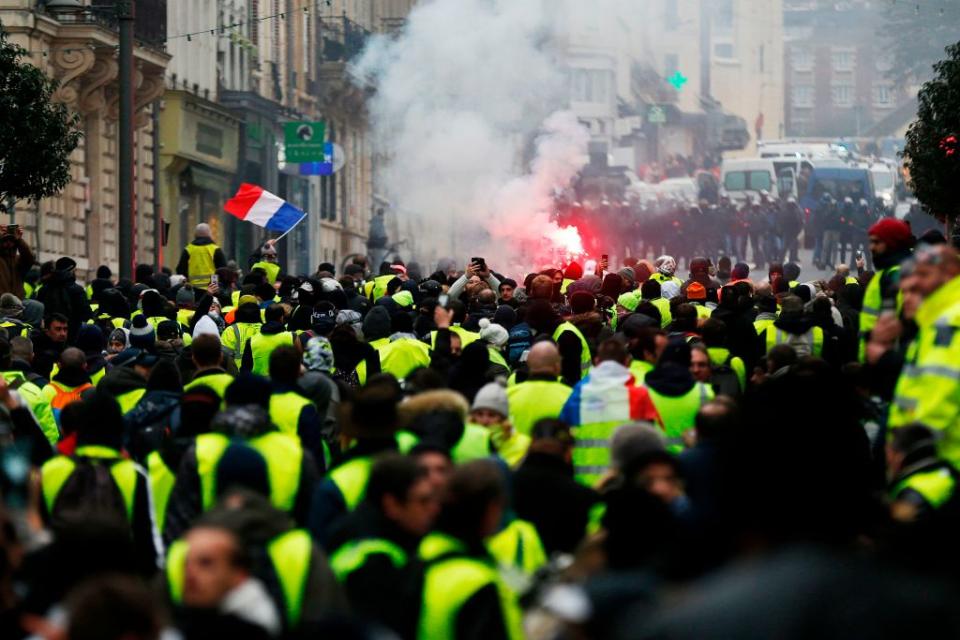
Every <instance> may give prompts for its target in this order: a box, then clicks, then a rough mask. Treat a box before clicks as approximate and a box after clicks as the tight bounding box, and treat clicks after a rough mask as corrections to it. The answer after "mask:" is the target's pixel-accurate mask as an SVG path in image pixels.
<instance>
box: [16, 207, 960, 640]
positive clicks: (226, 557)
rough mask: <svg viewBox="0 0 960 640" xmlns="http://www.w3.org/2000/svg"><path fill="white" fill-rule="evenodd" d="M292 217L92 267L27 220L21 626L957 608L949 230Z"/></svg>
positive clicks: (651, 619) (777, 626) (522, 624)
mask: <svg viewBox="0 0 960 640" xmlns="http://www.w3.org/2000/svg"><path fill="white" fill-rule="evenodd" d="M724 242H725V241H724ZM274 244H275V243H274V242H273V241H270V242H267V243H266V244H264V245H263V246H262V247H261V248H260V249H259V250H258V251H257V252H256V253H255V254H254V255H253V256H251V257H250V259H249V260H248V262H247V263H246V265H245V266H246V268H245V269H242V270H241V269H239V268H236V266H235V263H232V262H229V261H228V260H227V259H226V256H224V254H223V252H222V250H220V248H219V247H218V246H217V244H216V242H215V239H214V238H213V237H211V233H210V229H209V227H207V226H206V225H198V227H197V229H196V238H195V239H194V240H193V242H191V243H190V245H188V246H187V247H186V248H185V250H184V252H183V255H182V256H181V259H180V261H179V263H178V264H177V268H176V270H175V271H176V272H175V273H174V272H171V271H169V270H159V271H157V270H154V269H153V268H151V267H150V266H147V265H141V266H139V267H138V268H137V269H136V273H135V277H134V279H133V280H127V279H122V278H121V279H117V278H115V277H114V274H113V273H112V272H111V270H110V269H109V268H107V267H104V266H101V267H100V268H99V269H97V270H96V273H95V276H96V277H95V278H91V279H89V281H88V282H78V280H77V273H76V272H77V264H76V262H75V261H73V260H72V259H70V258H68V257H63V258H61V259H59V260H57V261H55V262H50V263H44V264H40V265H37V264H35V257H34V255H33V254H32V253H31V252H30V249H29V247H28V246H27V245H26V243H25V242H24V241H23V239H22V237H21V233H20V232H19V230H16V229H14V230H10V229H8V228H7V227H5V226H0V288H2V291H0V293H2V295H0V490H2V504H0V525H2V526H0V637H3V638H21V637H35V638H71V639H73V638H98V639H113V638H117V639H120V638H159V637H161V635H163V636H165V637H182V638H186V639H192V638H214V637H237V638H299V637H303V638H307V637H321V635H327V636H329V637H342V638H390V637H397V638H477V639H479V638H483V639H485V640H489V639H496V638H511V639H515V638H523V637H529V638H625V637H631V638H633V637H639V638H694V637H696V638H730V637H745V636H750V637H778V638H808V637H841V636H842V637H850V636H856V637H871V638H888V637H889V638H894V637H896V638H901V637H904V636H934V635H936V636H953V635H956V634H960V613H958V610H957V608H956V607H955V606H954V603H955V602H956V600H957V598H958V596H960V582H958V577H960V563H955V562H954V555H953V551H954V550H955V547H956V544H955V540H956V537H957V536H958V535H960V495H958V492H956V490H955V488H956V481H957V468H958V465H960V256H958V253H957V249H956V247H954V246H952V245H951V244H950V243H948V242H947V240H946V239H945V238H944V237H943V236H942V235H941V236H939V237H937V234H935V233H933V232H930V233H926V234H925V235H924V238H923V242H918V240H917V238H916V237H915V235H914V234H913V233H912V232H911V229H910V226H909V225H907V224H905V223H903V222H901V221H898V220H895V219H892V218H886V219H882V220H879V221H877V222H875V223H874V224H873V225H872V226H870V228H869V231H868V233H867V236H866V239H865V241H864V249H865V251H866V252H868V253H869V256H864V257H863V258H861V259H858V260H857V264H856V270H855V271H853V272H851V271H850V270H848V269H839V270H838V271H837V273H836V274H835V275H834V276H833V277H832V278H830V279H829V280H827V281H821V280H815V281H810V280H807V279H805V278H804V276H803V270H802V268H801V266H800V265H799V264H798V263H797V262H796V261H795V260H794V261H789V262H784V260H785V259H788V258H790V257H791V256H790V255H788V254H787V253H784V252H787V251H788V249H789V247H782V248H781V249H782V251H779V252H777V253H776V254H775V255H772V257H771V260H768V262H769V266H768V267H767V268H764V269H761V270H760V271H759V272H757V271H756V270H754V271H751V266H750V265H748V264H747V263H746V262H744V261H742V258H739V259H738V258H737V256H741V255H743V254H742V253H741V252H739V251H736V250H733V251H726V250H725V249H726V248H725V247H720V246H719V245H718V246H716V247H713V249H716V253H714V252H712V251H706V250H704V251H703V252H698V253H695V254H692V255H691V256H690V257H689V258H688V260H687V268H686V269H685V270H684V271H683V272H681V271H680V269H679V266H678V260H677V259H675V258H674V257H672V256H671V255H668V254H664V255H659V256H657V257H656V259H655V260H653V261H650V260H647V259H641V260H637V259H630V260H627V261H625V263H624V264H623V265H618V267H619V268H618V269H616V270H613V269H611V268H610V267H611V265H608V264H607V263H606V260H599V261H598V264H597V267H596V269H594V270H593V272H592V273H585V272H584V268H583V266H582V265H581V264H580V263H578V262H575V261H573V262H569V263H567V264H562V265H555V267H553V268H547V269H542V270H540V271H533V272H530V273H527V274H504V273H500V272H498V270H497V265H495V264H488V263H487V262H486V261H485V260H484V259H483V258H470V259H469V260H467V259H464V260H463V261H462V264H461V265H460V266H459V267H458V266H452V265H451V264H450V263H449V261H445V263H444V267H445V268H444V269H442V270H438V271H436V272H434V273H431V274H429V275H426V274H424V273H420V268H419V266H418V265H416V264H414V263H408V264H404V263H403V262H402V261H401V260H399V259H395V260H392V261H388V262H385V263H383V264H381V265H377V267H376V269H375V270H373V271H371V269H370V265H368V264H367V263H366V261H365V260H364V259H361V258H358V259H356V260H353V261H352V262H351V263H349V264H347V265H345V267H344V268H343V269H342V271H338V269H337V268H336V266H335V265H333V264H328V263H325V264H321V265H319V267H318V269H317V271H316V272H315V273H314V274H311V275H309V276H303V275H300V276H295V275H292V274H287V273H285V272H284V269H283V267H282V265H280V264H279V263H278V261H277V251H276V247H275V246H274ZM755 246H756V245H755ZM760 246H761V247H763V243H762V242H761V244H760ZM638 249H639V247H638ZM704 249H706V248H705V247H704ZM637 253H642V252H639V250H638V252H637ZM472 255H475V253H473V254H472ZM716 256H720V258H719V259H718V260H716V262H715V261H714V258H715V257H716ZM731 257H733V259H731ZM773 257H775V258H778V260H773V259H772V258H773ZM868 267H870V268H869V269H868ZM511 276H513V277H511ZM171 634H174V635H171Z"/></svg>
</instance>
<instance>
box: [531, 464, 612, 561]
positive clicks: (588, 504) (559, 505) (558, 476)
mask: <svg viewBox="0 0 960 640" xmlns="http://www.w3.org/2000/svg"><path fill="white" fill-rule="evenodd" d="M599 499H600V497H599V495H598V494H597V492H596V491H594V490H593V489H590V488H588V487H585V486H584V485H582V484H580V483H579V482H577V481H576V480H574V479H573V466H572V465H571V464H569V463H568V462H566V461H565V460H563V459H561V458H558V457H556V456H552V455H548V454H544V453H537V452H535V451H532V452H530V453H528V454H527V457H526V459H524V461H523V463H522V464H521V465H520V467H519V468H518V469H517V471H516V472H515V473H514V476H513V504H514V510H515V511H516V513H517V517H518V518H520V519H522V520H528V521H530V522H532V523H533V525H534V526H535V527H536V528H537V531H538V532H539V534H540V540H541V541H542V542H543V547H544V549H545V550H546V552H547V554H548V555H549V554H553V553H554V552H562V553H573V551H574V550H575V549H576V547H577V545H578V544H579V543H580V541H581V540H583V538H584V535H585V532H586V527H587V522H588V520H589V516H590V509H591V508H592V507H593V505H594V504H596V503H597V501H598V500H599Z"/></svg>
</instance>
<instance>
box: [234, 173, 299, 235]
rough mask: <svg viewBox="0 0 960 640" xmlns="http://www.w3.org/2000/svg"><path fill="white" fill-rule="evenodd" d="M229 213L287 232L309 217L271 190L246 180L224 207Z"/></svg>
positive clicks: (274, 229)
mask: <svg viewBox="0 0 960 640" xmlns="http://www.w3.org/2000/svg"><path fill="white" fill-rule="evenodd" d="M223 208H224V209H226V211H227V213H229V214H232V215H235V216H236V217H238V218H240V219H241V220H246V221H247V222H252V223H253V224H255V225H257V226H258V227H264V228H265V229H270V230H271V231H279V232H280V233H286V232H288V231H290V229H293V228H294V227H295V226H297V224H298V223H299V222H300V221H301V220H303V219H304V218H305V217H307V214H306V213H304V212H303V211H300V209H297V208H296V207H295V206H293V205H292V204H290V203H289V202H287V201H286V200H284V199H283V198H281V197H279V196H275V195H273V194H272V193H270V192H269V191H264V190H263V188H261V187H258V186H257V185H255V184H248V183H246V182H244V183H243V184H241V185H240V189H239V190H238V191H237V195H235V196H233V198H231V199H230V200H227V204H225V205H224V207H223Z"/></svg>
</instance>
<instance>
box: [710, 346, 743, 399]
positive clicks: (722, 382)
mask: <svg viewBox="0 0 960 640" xmlns="http://www.w3.org/2000/svg"><path fill="white" fill-rule="evenodd" d="M732 359H733V356H732V355H731V356H729V357H727V359H726V360H724V362H723V364H721V365H719V366H717V365H715V366H714V367H713V375H711V376H710V386H712V387H713V391H714V393H716V394H717V395H724V396H730V397H731V398H736V397H738V396H739V395H740V378H738V377H737V372H736V371H734V370H733V367H731V366H730V361H731V360H732Z"/></svg>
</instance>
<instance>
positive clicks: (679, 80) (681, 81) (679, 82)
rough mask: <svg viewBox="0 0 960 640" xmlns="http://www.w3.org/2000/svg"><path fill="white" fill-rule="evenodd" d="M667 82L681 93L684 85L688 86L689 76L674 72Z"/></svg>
mask: <svg viewBox="0 0 960 640" xmlns="http://www.w3.org/2000/svg"><path fill="white" fill-rule="evenodd" d="M667 82H669V83H670V84H671V85H673V88H674V89H676V90H677V91H680V89H683V85H685V84H687V76H685V75H683V74H682V73H680V72H679V71H674V72H673V75H672V76H670V77H669V78H667Z"/></svg>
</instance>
